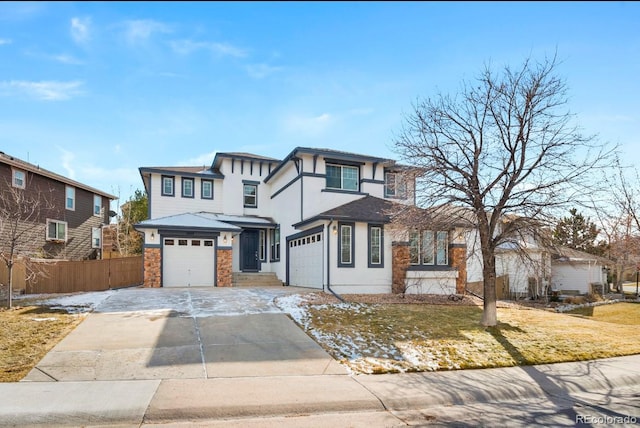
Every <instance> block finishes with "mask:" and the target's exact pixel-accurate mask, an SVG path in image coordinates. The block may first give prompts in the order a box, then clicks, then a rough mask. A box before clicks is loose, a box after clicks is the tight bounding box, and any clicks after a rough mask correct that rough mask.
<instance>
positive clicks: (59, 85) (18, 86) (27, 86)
mask: <svg viewBox="0 0 640 428" xmlns="http://www.w3.org/2000/svg"><path fill="white" fill-rule="evenodd" d="M83 85H84V82H81V81H77V80H76V81H71V82H59V81H41V82H32V81H27V80H11V81H9V82H0V89H1V88H5V91H7V92H8V93H9V94H13V93H22V94H25V95H27V96H29V97H31V98H35V99H38V100H44V101H63V100H68V99H70V98H72V97H75V96H78V95H82V94H83V93H84V92H83V91H82V89H81V87H82V86H83Z"/></svg>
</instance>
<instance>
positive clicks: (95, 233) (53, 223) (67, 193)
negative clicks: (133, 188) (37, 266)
mask: <svg viewBox="0 0 640 428" xmlns="http://www.w3.org/2000/svg"><path fill="white" fill-rule="evenodd" d="M0 192H1V193H2V198H0V204H3V207H2V208H3V209H6V210H7V211H6V212H7V213H12V214H15V213H16V212H17V211H22V212H24V216H23V217H20V216H18V217H15V218H16V220H17V223H19V224H17V227H18V228H21V230H24V229H29V230H30V232H32V233H30V234H29V235H28V236H29V241H28V242H21V243H20V247H21V248H20V250H21V252H22V253H28V255H29V256H39V257H44V258H56V259H67V260H82V259H95V258H99V257H100V251H101V246H102V242H101V241H102V238H101V236H102V235H101V231H102V226H104V225H106V224H108V223H109V218H110V212H111V211H110V203H111V201H112V200H114V199H116V197H115V196H113V195H110V194H108V193H105V192H102V191H100V190H97V189H94V188H92V187H89V186H87V185H84V184H82V183H79V182H77V181H74V180H71V179H69V178H66V177H64V176H62V175H59V174H56V173H54V172H51V171H47V170H45V169H43V168H40V167H39V166H38V165H34V164H31V163H29V162H25V161H23V160H20V159H18V158H15V157H13V156H10V155H8V154H5V153H3V152H0ZM3 220H4V223H5V224H4V225H3V227H0V235H1V236H0V251H3V252H6V251H7V247H8V246H9V245H10V240H11V237H12V236H16V235H17V234H16V233H15V232H12V228H11V227H10V225H9V224H8V221H7V220H8V219H6V218H5V219H0V221H3ZM12 233H13V235H12ZM23 236H24V235H23Z"/></svg>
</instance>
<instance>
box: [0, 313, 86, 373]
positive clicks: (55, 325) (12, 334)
mask: <svg viewBox="0 0 640 428" xmlns="http://www.w3.org/2000/svg"><path fill="white" fill-rule="evenodd" d="M83 319H84V315H71V314H67V313H66V312H64V311H57V310H52V309H49V308H46V307H37V306H29V307H14V308H12V309H5V308H2V309H0V382H17V381H19V380H20V379H22V378H23V377H24V376H26V375H27V373H29V371H30V370H31V369H32V368H33V367H34V366H35V365H36V364H37V363H38V361H40V360H41V359H42V357H44V356H45V354H46V353H47V352H49V350H50V349H51V348H53V347H54V346H55V345H56V344H57V343H58V342H59V341H60V340H62V339H63V338H64V337H65V336H66V335H67V334H68V333H69V332H70V331H71V330H73V329H74V328H75V327H76V326H77V325H78V324H79V323H80V322H81V321H82V320H83Z"/></svg>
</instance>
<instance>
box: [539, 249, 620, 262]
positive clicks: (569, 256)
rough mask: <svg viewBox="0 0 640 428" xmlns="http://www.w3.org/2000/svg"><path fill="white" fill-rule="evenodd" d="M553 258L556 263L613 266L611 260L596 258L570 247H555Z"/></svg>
mask: <svg viewBox="0 0 640 428" xmlns="http://www.w3.org/2000/svg"><path fill="white" fill-rule="evenodd" d="M551 256H552V257H551V258H552V260H553V261H554V262H560V263H562V262H567V263H594V262H599V263H602V264H605V265H606V264H611V263H612V262H611V260H609V259H607V258H606V257H600V256H596V255H594V254H589V253H585V252H584V251H579V250H574V249H573V248H568V247H555V248H553V250H552V251H551Z"/></svg>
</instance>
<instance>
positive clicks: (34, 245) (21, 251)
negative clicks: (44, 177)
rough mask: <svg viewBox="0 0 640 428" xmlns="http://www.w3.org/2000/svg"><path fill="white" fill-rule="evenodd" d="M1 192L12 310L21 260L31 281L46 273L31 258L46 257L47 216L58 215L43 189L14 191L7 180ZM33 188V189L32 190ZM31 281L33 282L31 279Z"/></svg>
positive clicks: (0, 252) (0, 237)
mask: <svg viewBox="0 0 640 428" xmlns="http://www.w3.org/2000/svg"><path fill="white" fill-rule="evenodd" d="M4 181H5V182H4V184H3V185H2V187H1V188H0V189H1V190H0V260H2V262H3V263H4V264H5V265H6V267H7V271H8V277H9V280H8V298H7V306H8V307H9V308H11V307H12V304H13V303H12V299H13V268H14V265H15V262H16V260H17V259H18V258H19V257H20V258H23V260H24V262H25V269H26V271H27V272H26V273H27V276H28V277H35V276H37V275H38V274H40V273H42V272H41V271H40V269H39V268H37V267H36V265H34V264H30V263H28V260H29V258H30V257H42V256H44V255H45V254H44V251H45V250H44V249H43V247H42V243H43V241H44V237H45V234H46V223H45V222H44V221H43V220H44V219H45V218H46V216H47V215H48V214H49V215H51V213H52V212H53V211H54V209H55V208H54V204H53V202H52V198H51V197H50V193H51V192H52V191H49V192H48V193H49V194H48V193H45V191H42V190H40V189H38V190H30V191H28V192H27V191H25V189H21V188H19V187H14V186H12V185H11V183H10V182H8V181H7V180H6V179H5V180H4ZM29 187H32V186H29ZM28 279H31V278H27V280H28Z"/></svg>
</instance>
